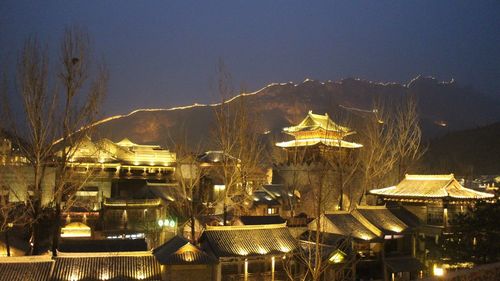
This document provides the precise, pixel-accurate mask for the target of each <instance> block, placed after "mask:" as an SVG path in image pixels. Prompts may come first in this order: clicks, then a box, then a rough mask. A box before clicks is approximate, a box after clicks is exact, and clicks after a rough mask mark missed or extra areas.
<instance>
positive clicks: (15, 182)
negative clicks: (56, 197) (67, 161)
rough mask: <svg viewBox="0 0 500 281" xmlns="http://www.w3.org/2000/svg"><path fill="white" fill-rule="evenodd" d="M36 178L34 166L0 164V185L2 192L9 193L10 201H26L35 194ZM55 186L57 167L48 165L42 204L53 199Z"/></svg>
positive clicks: (44, 178)
mask: <svg viewBox="0 0 500 281" xmlns="http://www.w3.org/2000/svg"><path fill="white" fill-rule="evenodd" d="M34 178H35V176H34V171H33V168H32V167H29V166H0V187H2V192H4V193H8V198H9V202H26V201H27V200H28V199H29V195H31V194H33V188H32V186H33V185H34ZM54 186H55V169H54V168H50V167H47V168H46V169H45V175H44V176H43V180H42V205H47V204H49V203H50V202H51V201H52V197H53V192H54ZM2 195H3V196H6V195H7V194H2Z"/></svg>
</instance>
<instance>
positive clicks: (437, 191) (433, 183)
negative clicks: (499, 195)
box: [370, 174, 494, 199]
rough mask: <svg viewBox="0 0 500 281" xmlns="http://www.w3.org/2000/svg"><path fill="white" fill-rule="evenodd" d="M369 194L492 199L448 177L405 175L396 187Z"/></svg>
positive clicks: (398, 196)
mask: <svg viewBox="0 0 500 281" xmlns="http://www.w3.org/2000/svg"><path fill="white" fill-rule="evenodd" d="M370 193H371V194H374V195H379V196H382V197H394V198H424V199H425V198H435V199H436V198H438V199H445V198H451V199H492V198H493V197H494V195H493V194H490V193H486V192H480V191H476V190H473V189H469V188H465V187H463V186H462V185H461V184H460V183H459V182H458V181H457V180H456V179H455V177H454V176H453V174H449V175H406V176H405V178H404V179H403V180H402V181H401V182H400V183H399V184H398V185H396V186H390V187H385V188H380V189H374V190H371V191H370Z"/></svg>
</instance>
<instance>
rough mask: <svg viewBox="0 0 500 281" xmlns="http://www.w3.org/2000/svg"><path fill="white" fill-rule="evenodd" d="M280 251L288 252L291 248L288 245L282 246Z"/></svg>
mask: <svg viewBox="0 0 500 281" xmlns="http://www.w3.org/2000/svg"><path fill="white" fill-rule="evenodd" d="M280 251H281V252H283V253H288V252H290V248H288V247H287V246H280Z"/></svg>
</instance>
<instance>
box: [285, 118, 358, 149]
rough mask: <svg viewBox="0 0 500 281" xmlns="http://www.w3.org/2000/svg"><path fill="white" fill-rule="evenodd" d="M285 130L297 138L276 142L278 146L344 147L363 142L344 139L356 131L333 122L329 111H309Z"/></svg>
mask: <svg viewBox="0 0 500 281" xmlns="http://www.w3.org/2000/svg"><path fill="white" fill-rule="evenodd" d="M283 132H284V133H286V134H289V135H291V136H293V137H294V138H295V139H294V140H292V141H285V142H278V143H276V145H277V146H279V147H283V148H289V147H302V146H314V145H318V144H322V145H325V146H331V147H344V148H359V147H362V145H361V144H358V143H354V142H347V141H344V140H343V139H344V138H345V137H347V136H349V135H352V134H355V133H356V132H354V131H352V130H351V129H349V128H347V127H343V126H340V125H338V124H336V123H335V122H333V121H332V119H330V117H329V116H328V113H325V115H319V114H314V113H312V111H309V113H308V114H307V116H306V118H304V120H302V122H300V123H299V124H298V125H296V126H291V127H287V128H284V129H283Z"/></svg>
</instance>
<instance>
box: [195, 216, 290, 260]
mask: <svg viewBox="0 0 500 281" xmlns="http://www.w3.org/2000/svg"><path fill="white" fill-rule="evenodd" d="M201 244H202V248H203V249H205V250H207V251H210V252H212V253H213V254H214V255H215V256H217V257H219V258H221V257H245V256H259V255H270V254H284V253H288V252H290V251H293V250H295V249H296V247H297V241H296V240H295V239H294V238H293V237H292V235H291V234H290V231H289V230H288V228H287V227H286V224H272V225H251V226H246V225H245V226H207V229H206V230H205V232H204V233H203V235H202V237H201Z"/></svg>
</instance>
